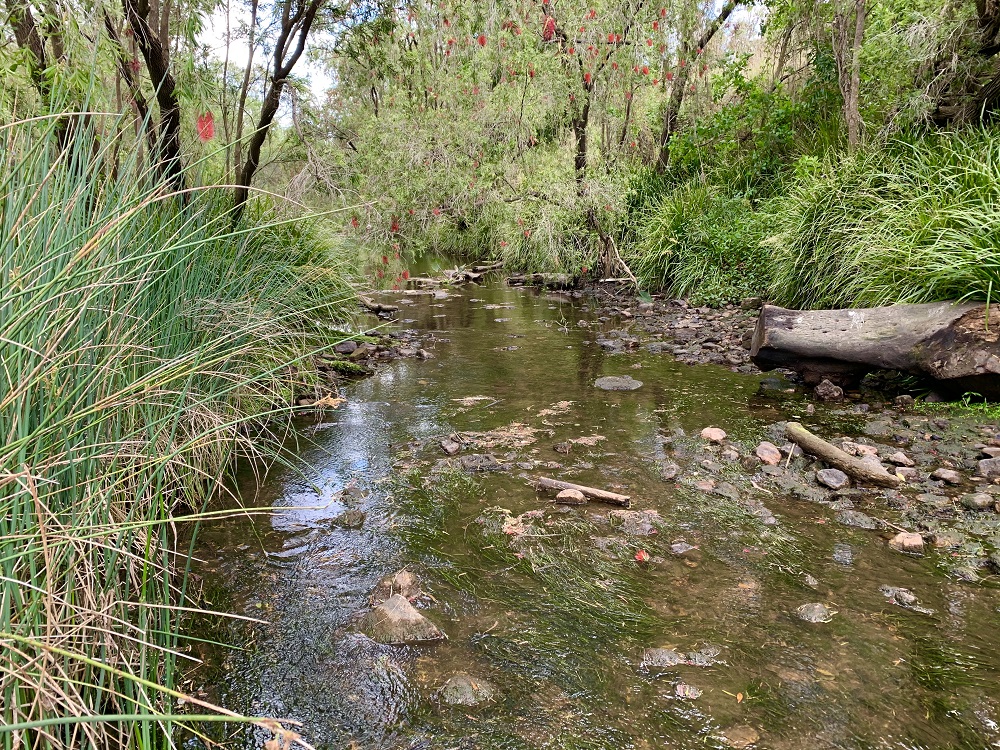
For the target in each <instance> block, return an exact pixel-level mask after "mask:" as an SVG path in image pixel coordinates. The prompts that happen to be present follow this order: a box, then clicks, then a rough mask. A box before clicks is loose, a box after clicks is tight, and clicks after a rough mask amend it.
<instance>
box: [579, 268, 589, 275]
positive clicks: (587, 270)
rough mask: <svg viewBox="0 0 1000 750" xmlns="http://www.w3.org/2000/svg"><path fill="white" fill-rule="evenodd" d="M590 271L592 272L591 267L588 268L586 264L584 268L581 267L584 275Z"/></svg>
mask: <svg viewBox="0 0 1000 750" xmlns="http://www.w3.org/2000/svg"><path fill="white" fill-rule="evenodd" d="M589 272H590V269H589V268H587V267H586V266H584V267H583V268H581V269H580V273H582V274H584V275H586V274H587V273H589Z"/></svg>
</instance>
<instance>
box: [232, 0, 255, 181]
mask: <svg viewBox="0 0 1000 750" xmlns="http://www.w3.org/2000/svg"><path fill="white" fill-rule="evenodd" d="M257 2H258V0H252V1H251V3H250V38H249V39H248V40H247V66H246V67H245V68H244V69H243V82H242V83H241V84H240V99H239V103H238V104H237V105H236V137H235V139H234V143H233V171H234V172H235V173H236V174H237V175H238V174H240V172H241V171H242V170H243V117H244V115H245V114H246V108H247V95H248V94H249V92H250V75H251V73H252V72H253V54H254V52H255V51H256V36H257Z"/></svg>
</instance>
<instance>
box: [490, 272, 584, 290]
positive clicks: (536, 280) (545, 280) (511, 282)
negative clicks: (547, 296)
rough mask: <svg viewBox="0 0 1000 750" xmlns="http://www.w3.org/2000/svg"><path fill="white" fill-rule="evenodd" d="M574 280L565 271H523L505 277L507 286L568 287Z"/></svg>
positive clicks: (574, 282) (571, 285)
mask: <svg viewBox="0 0 1000 750" xmlns="http://www.w3.org/2000/svg"><path fill="white" fill-rule="evenodd" d="M575 284H576V280H575V279H574V278H573V277H572V276H570V275H569V274H566V273H525V274H517V275H515V276H508V277H507V285H508V286H518V285H525V286H528V285H537V286H544V287H548V288H549V289H570V288H572V287H573V286H575Z"/></svg>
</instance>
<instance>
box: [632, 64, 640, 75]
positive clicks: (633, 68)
mask: <svg viewBox="0 0 1000 750" xmlns="http://www.w3.org/2000/svg"><path fill="white" fill-rule="evenodd" d="M632 70H633V71H635V72H636V73H638V72H639V66H638V65H633V66H632Z"/></svg>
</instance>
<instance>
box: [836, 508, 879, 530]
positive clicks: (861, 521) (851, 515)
mask: <svg viewBox="0 0 1000 750" xmlns="http://www.w3.org/2000/svg"><path fill="white" fill-rule="evenodd" d="M837 521H839V522H840V523H842V524H844V526H854V527H855V528H859V529H877V528H878V522H876V521H875V519H874V518H872V517H871V516H868V515H865V514H864V513H862V512H861V511H859V510H842V511H840V513H838V514H837Z"/></svg>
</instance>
